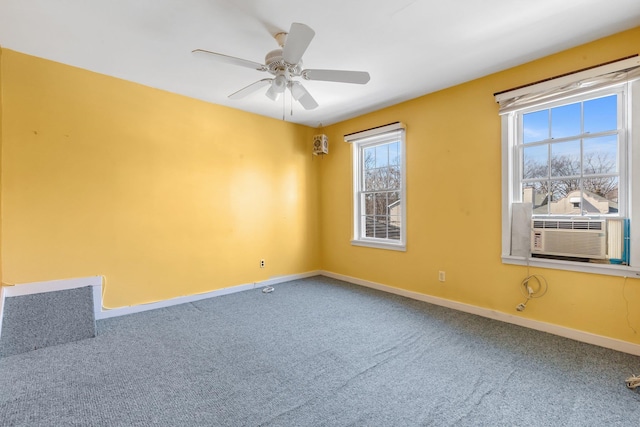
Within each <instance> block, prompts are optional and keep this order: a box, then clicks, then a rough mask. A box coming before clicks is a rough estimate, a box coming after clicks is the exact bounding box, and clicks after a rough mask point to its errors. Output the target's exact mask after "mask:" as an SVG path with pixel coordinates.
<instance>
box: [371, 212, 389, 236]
mask: <svg viewBox="0 0 640 427" xmlns="http://www.w3.org/2000/svg"><path fill="white" fill-rule="evenodd" d="M373 235H374V237H376V238H378V239H386V238H387V217H386V216H382V215H376V216H375V219H374V226H373Z"/></svg>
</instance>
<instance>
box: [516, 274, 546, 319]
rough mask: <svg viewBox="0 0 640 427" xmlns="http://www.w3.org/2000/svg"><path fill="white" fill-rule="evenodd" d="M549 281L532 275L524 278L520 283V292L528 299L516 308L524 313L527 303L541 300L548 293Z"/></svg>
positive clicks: (537, 275)
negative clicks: (534, 299) (536, 299)
mask: <svg viewBox="0 0 640 427" xmlns="http://www.w3.org/2000/svg"><path fill="white" fill-rule="evenodd" d="M547 288H548V285H547V279H545V278H544V276H541V275H539V274H532V275H530V276H527V277H525V278H524V280H523V281H522V283H520V291H521V292H522V295H524V297H525V298H526V299H525V300H524V302H521V303H520V304H518V305H517V306H516V310H518V311H524V309H525V308H527V303H528V302H529V301H530V300H531V299H533V298H540V297H541V296H543V295H544V294H546V293H547Z"/></svg>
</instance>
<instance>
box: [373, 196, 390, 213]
mask: <svg viewBox="0 0 640 427" xmlns="http://www.w3.org/2000/svg"><path fill="white" fill-rule="evenodd" d="M374 204H375V206H374V214H376V215H387V206H389V202H388V200H387V193H375V194H374Z"/></svg>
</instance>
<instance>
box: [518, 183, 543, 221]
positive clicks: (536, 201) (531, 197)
mask: <svg viewBox="0 0 640 427" xmlns="http://www.w3.org/2000/svg"><path fill="white" fill-rule="evenodd" d="M548 194H549V182H548V181H539V182H530V183H527V184H526V185H525V186H524V188H523V189H522V201H523V202H524V203H531V204H533V213H534V215H546V214H548V213H549V197H548Z"/></svg>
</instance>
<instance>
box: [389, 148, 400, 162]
mask: <svg viewBox="0 0 640 427" xmlns="http://www.w3.org/2000/svg"><path fill="white" fill-rule="evenodd" d="M389 165H393V166H397V167H398V168H399V167H400V143H399V142H394V143H391V144H389Z"/></svg>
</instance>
